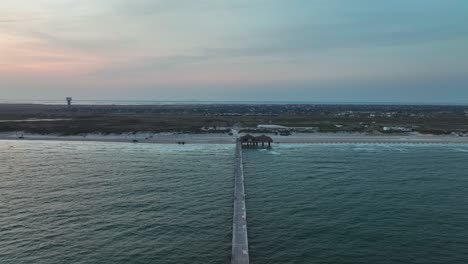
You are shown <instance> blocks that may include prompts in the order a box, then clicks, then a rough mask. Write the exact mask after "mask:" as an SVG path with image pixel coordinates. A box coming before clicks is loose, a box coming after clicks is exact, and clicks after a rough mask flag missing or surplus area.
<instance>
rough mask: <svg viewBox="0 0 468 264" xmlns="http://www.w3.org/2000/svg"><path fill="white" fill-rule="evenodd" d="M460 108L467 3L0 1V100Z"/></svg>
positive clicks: (466, 59) (465, 79) (467, 60)
mask: <svg viewBox="0 0 468 264" xmlns="http://www.w3.org/2000/svg"><path fill="white" fill-rule="evenodd" d="M66 96H72V97H74V98H79V99H83V100H92V99H100V100H103V99H108V100H203V101H209V100H214V101H239V100H248V101H311V102H396V103H467V104H468V1H466V0H391V1H384V0H381V1H379V0H353V1H351V0H287V1H286V0H235V1H233V0H34V1H30V0H2V1H1V2H0V99H32V100H41V99H43V100H47V99H63V98H64V97H66Z"/></svg>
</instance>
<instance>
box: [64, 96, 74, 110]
mask: <svg viewBox="0 0 468 264" xmlns="http://www.w3.org/2000/svg"><path fill="white" fill-rule="evenodd" d="M65 99H66V100H67V108H68V109H71V102H72V98H71V97H67V98H65Z"/></svg>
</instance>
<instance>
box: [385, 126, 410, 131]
mask: <svg viewBox="0 0 468 264" xmlns="http://www.w3.org/2000/svg"><path fill="white" fill-rule="evenodd" d="M383 131H385V132H412V131H413V129H412V128H408V127H383Z"/></svg>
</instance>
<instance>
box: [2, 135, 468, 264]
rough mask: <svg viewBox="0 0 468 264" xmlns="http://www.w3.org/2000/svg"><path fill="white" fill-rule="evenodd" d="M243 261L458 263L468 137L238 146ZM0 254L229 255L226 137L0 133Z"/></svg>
mask: <svg viewBox="0 0 468 264" xmlns="http://www.w3.org/2000/svg"><path fill="white" fill-rule="evenodd" d="M243 153H244V154H243V156H244V165H245V170H244V171H245V181H246V192H247V201H246V202H247V221H248V235H249V246H250V248H249V253H250V260H251V263H257V264H263V263H286V264H287V263H337V264H338V263H372V264H374V263H455V264H457V263H466V260H467V259H468V251H467V250H466V248H468V210H466V209H467V208H468V174H467V173H466V172H467V171H468V162H467V160H468V146H467V145H466V144H444V145H433V144H421V145H420V144H417V145H416V144H280V145H274V147H273V149H270V150H267V149H255V150H254V149H246V150H244V151H243ZM0 164H1V166H0V216H1V217H0V263H2V264H3V263H39V264H42V263H44V264H45V263H47V264H48V263H52V264H54V263H161V264H166V263H168V264H171V263H183V264H184V263H229V258H230V254H231V235H232V234H231V226H232V194H233V171H234V145H233V144H219V145H217V144H207V145H202V144H199V145H183V146H182V145H172V144H171V145H168V144H131V143H111V142H59V141H34V142H32V141H14V140H12V141H0Z"/></svg>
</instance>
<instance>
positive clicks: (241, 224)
mask: <svg viewBox="0 0 468 264" xmlns="http://www.w3.org/2000/svg"><path fill="white" fill-rule="evenodd" d="M246 211H247V209H246V207H245V187H244V165H243V162H242V145H241V143H240V140H239V139H238V140H237V142H236V165H235V171H234V213H233V223H232V255H231V264H248V263H249V242H248V238H247V212H246Z"/></svg>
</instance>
